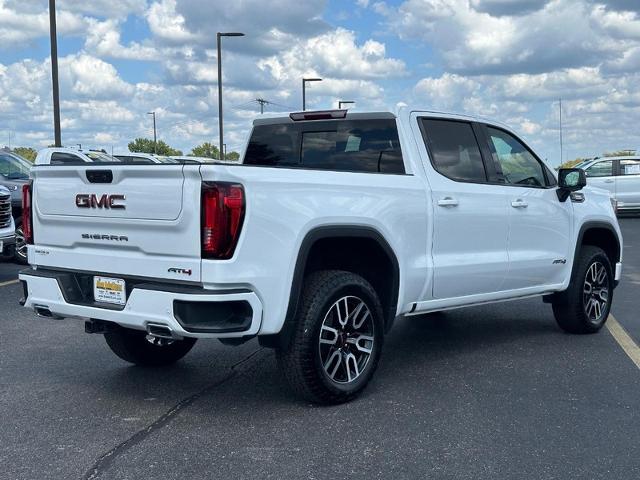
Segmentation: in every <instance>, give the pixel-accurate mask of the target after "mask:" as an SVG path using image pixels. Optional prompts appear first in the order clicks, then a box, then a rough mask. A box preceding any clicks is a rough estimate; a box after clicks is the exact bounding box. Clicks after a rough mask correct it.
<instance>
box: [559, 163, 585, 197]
mask: <svg viewBox="0 0 640 480" xmlns="http://www.w3.org/2000/svg"><path fill="white" fill-rule="evenodd" d="M586 185H587V176H586V175H585V173H584V170H582V169H581V168H561V169H560V171H559V172H558V199H559V200H560V201H561V202H564V201H565V200H566V199H567V197H568V196H569V194H570V193H571V192H577V191H578V190H582V188H583V187H585V186H586Z"/></svg>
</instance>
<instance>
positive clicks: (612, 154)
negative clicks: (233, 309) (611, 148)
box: [602, 149, 636, 157]
mask: <svg viewBox="0 0 640 480" xmlns="http://www.w3.org/2000/svg"><path fill="white" fill-rule="evenodd" d="M635 154H636V151H635V150H631V149H627V150H616V151H615V152H604V153H603V154H602V156H603V157H631V156H633V155H635Z"/></svg>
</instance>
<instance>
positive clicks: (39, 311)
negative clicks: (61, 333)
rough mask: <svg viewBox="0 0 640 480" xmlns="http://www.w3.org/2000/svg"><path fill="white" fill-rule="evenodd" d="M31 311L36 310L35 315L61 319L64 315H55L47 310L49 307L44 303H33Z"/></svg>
mask: <svg viewBox="0 0 640 480" xmlns="http://www.w3.org/2000/svg"><path fill="white" fill-rule="evenodd" d="M33 311H34V312H36V315H37V316H38V317H41V318H53V319H55V320H62V319H63V318H64V317H61V316H60V315H56V314H55V313H52V312H51V310H49V307H47V306H46V305H34V306H33Z"/></svg>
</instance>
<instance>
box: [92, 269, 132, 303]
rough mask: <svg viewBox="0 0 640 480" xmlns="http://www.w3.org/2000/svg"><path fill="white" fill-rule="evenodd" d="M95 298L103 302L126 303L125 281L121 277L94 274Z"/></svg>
mask: <svg viewBox="0 0 640 480" xmlns="http://www.w3.org/2000/svg"><path fill="white" fill-rule="evenodd" d="M93 299H94V300H95V301H96V302H101V303H110V304H113V305H124V304H125V303H127V288H126V283H125V281H124V280H123V279H121V278H112V277H100V276H94V277H93Z"/></svg>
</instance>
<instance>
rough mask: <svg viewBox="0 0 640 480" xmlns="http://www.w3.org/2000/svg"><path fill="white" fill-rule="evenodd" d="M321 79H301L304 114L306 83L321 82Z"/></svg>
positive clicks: (303, 109) (305, 107)
mask: <svg viewBox="0 0 640 480" xmlns="http://www.w3.org/2000/svg"><path fill="white" fill-rule="evenodd" d="M321 81H322V79H321V78H303V79H302V111H303V112H304V111H305V110H306V109H307V95H306V86H307V82H321Z"/></svg>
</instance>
